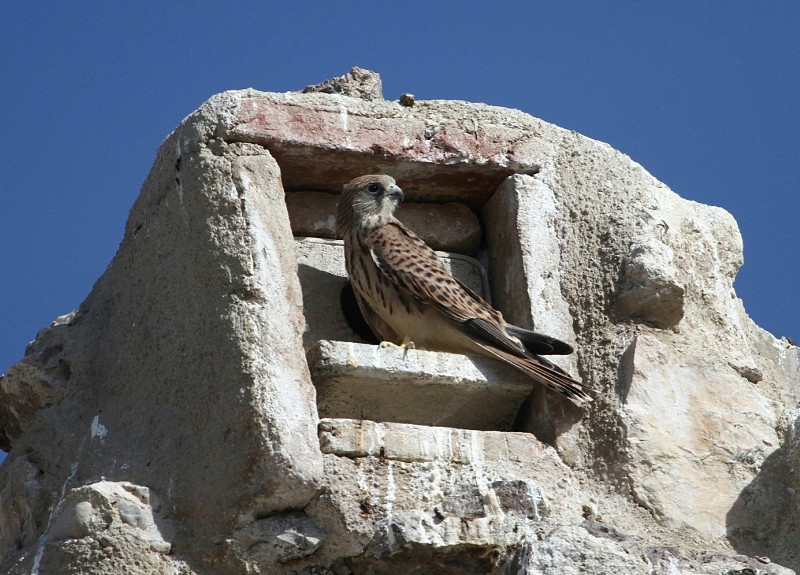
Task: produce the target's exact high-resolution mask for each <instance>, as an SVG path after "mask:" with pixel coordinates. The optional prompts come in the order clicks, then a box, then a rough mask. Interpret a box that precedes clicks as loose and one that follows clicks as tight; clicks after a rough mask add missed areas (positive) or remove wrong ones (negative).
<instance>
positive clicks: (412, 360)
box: [306, 340, 534, 431]
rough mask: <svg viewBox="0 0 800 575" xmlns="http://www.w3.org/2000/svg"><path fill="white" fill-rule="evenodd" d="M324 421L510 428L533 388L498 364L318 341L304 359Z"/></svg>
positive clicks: (371, 346) (526, 378)
mask: <svg viewBox="0 0 800 575" xmlns="http://www.w3.org/2000/svg"><path fill="white" fill-rule="evenodd" d="M306 358H307V360H308V366H309V369H310V370H311V378H312V380H313V382H314V385H315V386H316V388H317V408H318V410H319V414H320V417H323V418H348V419H368V420H371V421H377V422H387V421H388V422H398V423H413V424H418V425H435V426H441V427H456V428H462V429H477V430H499V431H505V430H509V429H511V427H512V425H513V423H514V419H515V416H516V414H517V410H518V409H519V407H520V405H521V404H522V402H523V401H524V400H525V398H527V397H528V395H529V394H530V393H531V391H532V389H533V386H534V382H533V381H532V380H531V379H530V378H528V377H527V376H525V375H524V374H522V373H520V372H518V371H517V370H515V369H514V368H512V367H510V366H507V365H505V364H502V363H500V362H497V361H494V360H491V359H486V358H480V357H467V356H464V355H456V354H450V353H434V352H429V351H421V350H413V349H412V350H401V349H389V348H386V349H384V348H381V347H379V346H376V345H368V344H359V343H351V342H341V341H327V340H322V341H320V342H319V343H318V344H317V345H316V346H314V347H313V348H312V349H310V350H309V352H308V354H307V356H306Z"/></svg>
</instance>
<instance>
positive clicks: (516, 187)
mask: <svg viewBox="0 0 800 575" xmlns="http://www.w3.org/2000/svg"><path fill="white" fill-rule="evenodd" d="M483 217H484V225H485V227H486V242H487V244H488V247H489V259H490V261H491V262H492V265H493V266H494V268H495V269H494V273H492V276H491V285H492V294H493V296H494V300H493V301H494V303H495V305H496V307H497V308H498V309H499V310H501V311H502V312H503V316H504V317H505V318H506V320H507V321H508V322H510V323H513V324H515V325H519V326H520V327H524V328H527V329H535V330H536V331H540V332H542V333H546V334H548V335H551V336H553V337H557V338H559V339H562V340H565V341H567V342H574V340H575V336H574V334H573V333H572V325H571V324H572V322H571V317H570V312H569V306H568V304H567V301H566V300H565V299H564V296H563V294H562V293H561V285H560V282H561V273H562V272H561V265H560V262H561V244H560V242H559V239H558V235H557V230H556V218H557V209H556V199H555V196H554V194H553V192H552V190H550V189H549V188H548V187H547V185H545V184H544V183H543V182H541V181H540V180H538V179H536V178H534V177H531V176H525V175H516V176H512V177H509V178H508V179H506V180H505V181H504V182H503V184H502V185H501V186H500V187H499V188H498V189H497V191H496V192H495V193H494V195H493V196H492V199H491V200H490V201H489V202H487V203H486V205H485V206H484V208H483ZM551 359H552V358H551Z"/></svg>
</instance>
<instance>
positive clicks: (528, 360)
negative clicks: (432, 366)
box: [478, 344, 592, 405]
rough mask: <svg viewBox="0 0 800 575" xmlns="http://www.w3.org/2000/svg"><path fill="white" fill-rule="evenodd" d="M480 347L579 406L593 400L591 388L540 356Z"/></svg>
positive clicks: (485, 346) (484, 346)
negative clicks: (520, 354) (521, 354)
mask: <svg viewBox="0 0 800 575" xmlns="http://www.w3.org/2000/svg"><path fill="white" fill-rule="evenodd" d="M478 345H480V347H482V348H483V349H484V350H486V352H487V353H488V354H489V355H491V356H494V357H496V358H497V359H500V360H502V361H505V362H506V363H510V364H511V365H513V366H514V367H516V368H517V369H519V370H520V371H522V372H524V373H526V374H528V375H529V376H530V377H532V378H533V379H534V380H536V381H537V382H539V383H541V384H542V385H546V386H547V387H549V388H550V389H553V390H555V391H557V392H559V393H561V394H563V395H565V396H567V397H568V398H569V399H571V400H572V401H574V402H575V403H577V404H578V405H581V404H583V402H585V401H591V400H592V396H591V395H590V388H589V387H587V386H586V385H584V384H583V383H581V382H579V381H577V380H575V379H573V378H572V376H570V375H569V374H568V373H567V372H566V371H564V370H563V369H561V368H560V367H558V366H557V365H555V364H553V363H550V362H549V361H547V360H546V359H544V358H542V357H539V356H538V355H533V354H531V355H530V356H519V355H515V354H513V353H509V352H507V351H504V350H502V349H498V348H496V347H492V346H488V345H482V344H478Z"/></svg>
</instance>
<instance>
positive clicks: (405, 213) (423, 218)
mask: <svg viewBox="0 0 800 575" xmlns="http://www.w3.org/2000/svg"><path fill="white" fill-rule="evenodd" d="M401 185H402V182H401ZM338 201H339V196H338V195H334V194H328V193H324V192H290V193H287V194H286V207H287V209H288V210H289V219H290V220H291V222H292V233H294V235H295V236H311V237H317V238H329V239H332V238H335V237H336V217H335V214H336V204H337V202H338ZM395 215H396V216H397V217H398V218H399V219H400V221H402V222H403V223H404V224H406V225H407V226H408V227H409V228H411V229H412V230H413V231H414V232H415V233H416V234H417V235H418V236H420V237H421V238H422V239H423V240H425V242H426V243H427V244H428V245H429V246H431V247H432V248H433V249H434V250H440V251H448V252H457V253H460V254H466V255H471V256H472V255H475V253H476V252H477V250H478V246H479V245H480V243H481V226H480V222H478V218H477V216H476V215H475V214H474V213H473V212H472V211H471V210H470V209H469V208H468V207H467V206H465V205H464V204H460V203H457V202H449V203H447V204H418V203H408V202H406V203H402V204H400V205H399V206H398V208H397V211H396V212H395Z"/></svg>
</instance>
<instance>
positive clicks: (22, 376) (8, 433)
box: [0, 312, 75, 451]
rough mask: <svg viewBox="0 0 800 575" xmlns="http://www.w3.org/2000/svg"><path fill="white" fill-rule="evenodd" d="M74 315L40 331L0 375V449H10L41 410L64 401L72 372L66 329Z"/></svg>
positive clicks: (67, 316) (57, 320)
mask: <svg viewBox="0 0 800 575" xmlns="http://www.w3.org/2000/svg"><path fill="white" fill-rule="evenodd" d="M74 316H75V313H74V312H73V313H71V314H67V315H65V316H62V317H59V318H57V319H56V320H55V321H54V322H53V323H52V324H51V325H50V327H47V328H44V329H42V330H40V331H39V333H38V334H37V336H36V340H35V341H32V342H31V343H30V344H29V345H28V348H27V349H26V350H25V357H24V358H23V360H22V361H20V362H19V363H16V364H14V365H12V366H11V367H10V368H9V370H8V372H7V373H5V374H3V375H2V376H0V393H2V396H3V402H2V403H0V422H2V430H0V449H4V450H6V451H8V450H9V449H11V441H12V439H13V438H16V437H18V436H19V435H20V434H21V433H22V431H23V430H24V429H25V426H26V425H27V424H28V421H30V419H31V418H32V417H33V416H34V414H35V413H36V412H37V411H38V410H39V409H40V408H42V407H45V406H47V405H50V404H52V403H56V402H58V401H60V400H61V399H63V397H64V392H65V388H66V386H67V382H68V381H69V378H70V377H71V376H72V369H71V368H70V366H69V362H68V360H67V359H65V354H64V345H65V344H66V343H67V341H66V337H65V335H66V328H67V326H68V325H69V322H70V321H71V320H72V319H73V317H74Z"/></svg>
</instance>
